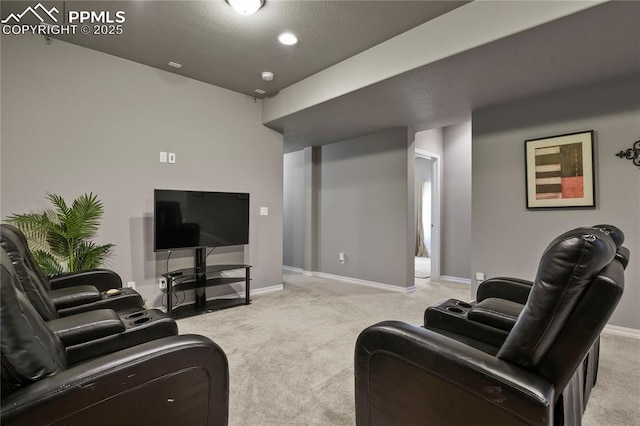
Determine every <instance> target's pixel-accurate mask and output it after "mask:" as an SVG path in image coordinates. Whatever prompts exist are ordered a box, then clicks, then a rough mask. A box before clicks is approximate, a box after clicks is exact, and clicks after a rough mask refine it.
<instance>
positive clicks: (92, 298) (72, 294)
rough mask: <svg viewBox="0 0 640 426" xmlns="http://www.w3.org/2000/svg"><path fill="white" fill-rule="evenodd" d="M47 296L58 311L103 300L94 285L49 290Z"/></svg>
mask: <svg viewBox="0 0 640 426" xmlns="http://www.w3.org/2000/svg"><path fill="white" fill-rule="evenodd" d="M47 295H48V296H49V298H50V299H51V302H53V305H54V306H55V307H56V309H57V310H60V309H65V308H70V307H72V306H78V305H85V304H87V303H91V302H97V301H98V300H101V299H102V297H101V296H100V292H99V291H98V289H97V288H95V287H94V286H92V285H78V286H73V287H64V288H58V289H56V290H49V291H48V292H47Z"/></svg>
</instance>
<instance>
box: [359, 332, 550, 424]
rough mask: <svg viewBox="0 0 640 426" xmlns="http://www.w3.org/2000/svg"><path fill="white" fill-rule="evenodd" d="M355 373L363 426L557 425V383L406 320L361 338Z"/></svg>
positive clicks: (363, 334)
mask: <svg viewBox="0 0 640 426" xmlns="http://www.w3.org/2000/svg"><path fill="white" fill-rule="evenodd" d="M355 376H356V424H357V425H359V426H363V425H369V424H402V425H422V424H427V423H429V424H471V423H473V424H491V425H515V424H535V425H552V424H553V417H554V416H553V410H554V401H555V389H554V387H553V385H552V384H551V383H549V382H548V381H546V380H545V379H543V378H541V377H539V376H536V375H534V374H532V373H531V372H529V371H526V370H524V369H522V368H520V367H518V366H516V365H513V364H510V363H508V362H506V361H502V360H500V359H498V358H496V357H494V356H491V355H489V354H486V353H484V352H482V351H480V350H477V349H474V348H472V347H469V346H467V345H465V344H463V343H460V342H457V341H455V340H453V339H450V338H448V337H446V336H443V335H440V334H438V333H436V332H433V331H431V330H426V329H423V328H420V327H416V326H413V325H410V324H406V323H403V322H398V321H385V322H382V323H379V324H376V325H374V326H371V327H369V328H367V329H365V330H364V331H363V332H362V333H361V334H360V336H359V337H358V341H357V343H356V349H355ZM451 401H455V407H452V406H451Z"/></svg>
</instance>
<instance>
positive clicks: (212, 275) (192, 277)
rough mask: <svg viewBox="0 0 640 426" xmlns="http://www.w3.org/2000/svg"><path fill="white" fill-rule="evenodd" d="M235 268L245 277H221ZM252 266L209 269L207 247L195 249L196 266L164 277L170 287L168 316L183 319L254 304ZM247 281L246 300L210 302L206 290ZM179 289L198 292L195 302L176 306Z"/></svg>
mask: <svg viewBox="0 0 640 426" xmlns="http://www.w3.org/2000/svg"><path fill="white" fill-rule="evenodd" d="M234 269H244V270H245V273H244V277H222V276H220V273H221V272H223V271H231V270H234ZM250 269H251V266H250V265H244V264H230V265H211V266H207V259H206V253H205V249H204V248H198V249H196V256H195V267H194V268H185V269H177V270H175V271H170V272H168V273H166V274H162V276H163V277H165V278H166V280H167V287H166V288H165V289H163V291H164V292H165V294H166V295H167V315H169V316H170V317H171V318H184V317H189V316H192V315H198V314H202V313H205V312H213V311H219V310H221V309H227V308H232V307H235V306H240V305H249V304H250V303H251V297H250V291H251V285H250V282H251V274H250ZM242 281H244V283H245V295H244V297H234V298H228V299H212V300H207V296H206V288H207V287H214V286H219V285H224V284H232V283H238V282H242ZM177 290H195V292H196V298H195V302H194V303H191V304H187V305H181V306H176V307H174V306H173V297H172V296H173V292H174V291H177Z"/></svg>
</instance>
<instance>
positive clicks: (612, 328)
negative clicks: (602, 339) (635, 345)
mask: <svg viewBox="0 0 640 426" xmlns="http://www.w3.org/2000/svg"><path fill="white" fill-rule="evenodd" d="M602 332H603V333H607V334H613V335H615V336H622V337H629V338H632V339H640V330H638V329H637V328H628V327H620V326H617V325H605V326H604V329H603V330H602Z"/></svg>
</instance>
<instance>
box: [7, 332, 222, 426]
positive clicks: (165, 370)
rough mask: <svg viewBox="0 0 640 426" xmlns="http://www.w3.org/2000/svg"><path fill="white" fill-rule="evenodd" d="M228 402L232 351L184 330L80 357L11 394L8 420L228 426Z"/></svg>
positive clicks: (8, 398)
mask: <svg viewBox="0 0 640 426" xmlns="http://www.w3.org/2000/svg"><path fill="white" fill-rule="evenodd" d="M228 410H229V367H228V363H227V357H226V356H225V354H224V351H223V350H222V349H221V348H220V347H219V346H218V345H216V344H215V343H214V342H212V341H211V340H209V339H207V338H206V337H203V336H194V335H183V336H174V337H167V338H164V339H160V340H155V341H152V342H149V343H145V344H142V345H139V346H136V347H133V348H129V349H125V350H123V351H119V352H115V353H113V354H110V355H106V356H104V357H100V358H97V359H95V360H91V361H88V362H86V363H83V364H79V365H77V366H74V367H71V368H69V369H68V370H65V371H63V372H61V373H59V374H56V375H55V376H51V377H47V378H45V379H42V380H40V381H38V382H36V383H33V384H31V385H29V386H28V387H25V388H23V389H20V390H18V391H16V392H14V393H13V394H11V395H7V396H6V397H5V398H4V399H3V400H2V417H1V419H0V420H1V423H2V425H3V426H5V425H6V426H8V425H29V424H32V425H33V424H57V423H58V422H64V423H65V424H94V425H107V424H109V425H113V424H185V425H188V424H207V425H211V426H223V425H224V426H226V425H227V423H228V413H229V411H228Z"/></svg>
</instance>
